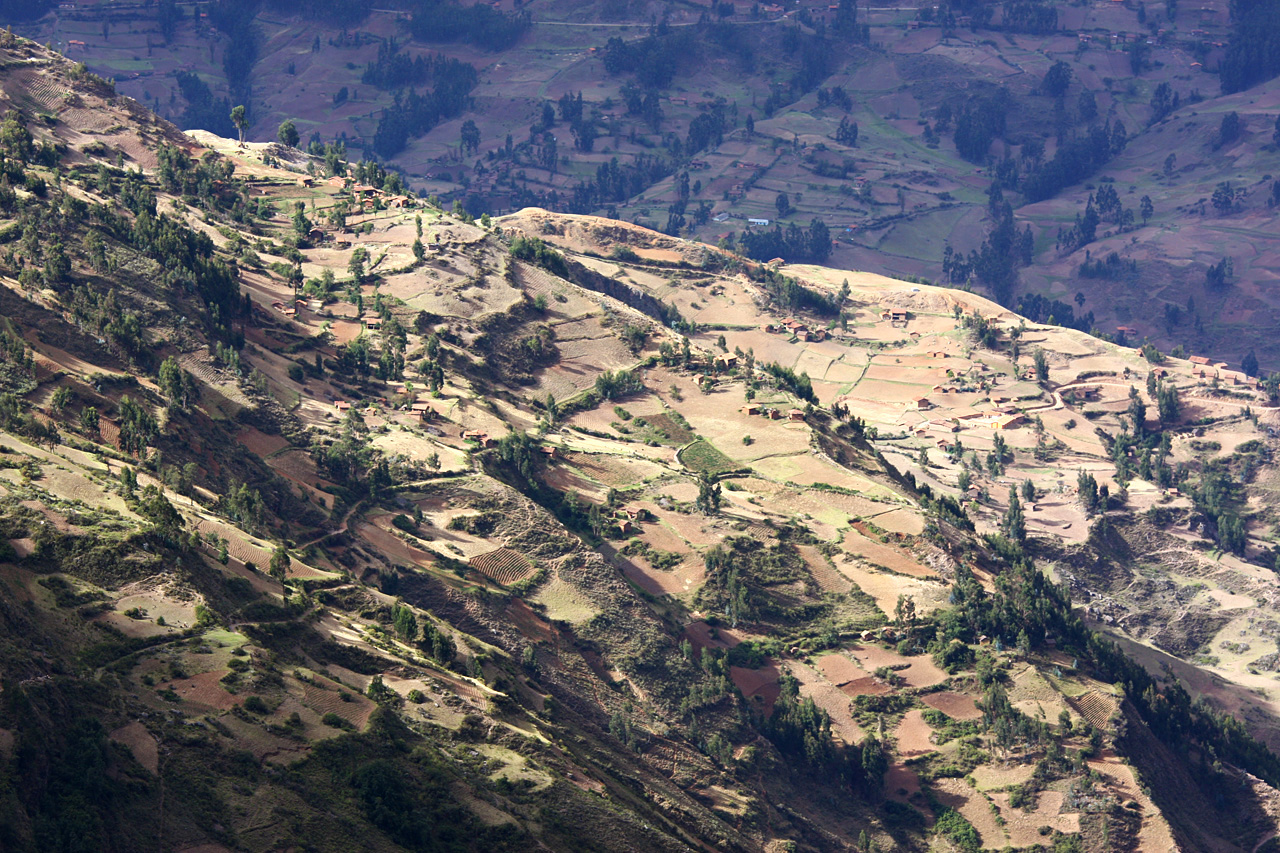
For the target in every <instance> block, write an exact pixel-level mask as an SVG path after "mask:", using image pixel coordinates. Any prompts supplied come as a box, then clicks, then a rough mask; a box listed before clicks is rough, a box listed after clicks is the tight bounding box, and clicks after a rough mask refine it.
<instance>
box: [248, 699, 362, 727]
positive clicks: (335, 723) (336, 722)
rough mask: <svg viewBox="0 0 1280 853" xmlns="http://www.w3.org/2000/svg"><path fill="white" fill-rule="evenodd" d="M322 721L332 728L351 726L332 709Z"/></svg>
mask: <svg viewBox="0 0 1280 853" xmlns="http://www.w3.org/2000/svg"><path fill="white" fill-rule="evenodd" d="M250 698H253V697H250ZM320 722H322V723H324V724H325V725H326V726H328V727H329V728H332V729H349V728H351V724H350V723H348V722H347V721H346V720H344V719H343V718H342V717H339V716H338V715H337V714H335V713H333V712H332V711H330V712H329V713H327V714H325V715H324V716H323V717H321V718H320Z"/></svg>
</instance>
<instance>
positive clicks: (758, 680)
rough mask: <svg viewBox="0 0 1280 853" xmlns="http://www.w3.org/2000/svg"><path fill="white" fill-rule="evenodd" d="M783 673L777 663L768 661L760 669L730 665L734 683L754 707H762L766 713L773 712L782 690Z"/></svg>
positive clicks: (730, 673) (730, 674)
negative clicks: (781, 679) (780, 684)
mask: <svg viewBox="0 0 1280 853" xmlns="http://www.w3.org/2000/svg"><path fill="white" fill-rule="evenodd" d="M780 675H781V673H780V672H779V671H778V667H777V665H775V664H773V663H766V664H765V665H764V666H762V667H760V668H759V669H744V668H743V667H740V666H731V667H729V676H730V677H731V678H732V679H733V683H734V684H735V685H736V686H737V688H738V689H739V690H741V691H742V695H743V697H744V698H746V700H747V701H748V702H750V703H751V705H752V707H755V708H760V709H762V710H763V711H764V713H766V714H768V713H772V712H773V703H774V702H775V701H777V699H778V696H779V694H780V693H781V692H782V690H781V688H780V687H779V686H778V678H779V676H780Z"/></svg>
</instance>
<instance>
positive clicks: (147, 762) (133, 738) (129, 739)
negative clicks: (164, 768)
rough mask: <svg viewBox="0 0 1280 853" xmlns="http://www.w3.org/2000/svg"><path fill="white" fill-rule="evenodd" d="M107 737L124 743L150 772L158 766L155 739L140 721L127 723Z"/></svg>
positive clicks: (158, 750)
mask: <svg viewBox="0 0 1280 853" xmlns="http://www.w3.org/2000/svg"><path fill="white" fill-rule="evenodd" d="M109 737H110V738H111V739H112V740H113V741H115V742H116V743H120V744H124V745H125V746H126V747H128V749H129V751H130V752H132V753H133V757H134V758H135V759H137V762H138V763H139V764H141V765H142V766H143V767H145V768H147V770H149V771H150V772H151V773H152V774H154V773H155V772H156V770H157V769H158V768H159V766H160V748H159V746H158V745H157V744H156V739H155V738H154V737H152V736H151V732H149V731H147V727H146V726H144V725H143V724H142V723H137V722H134V723H129V724H128V725H127V726H121V727H120V728H118V729H116V730H115V731H113V732H112V733H111V734H110V735H109Z"/></svg>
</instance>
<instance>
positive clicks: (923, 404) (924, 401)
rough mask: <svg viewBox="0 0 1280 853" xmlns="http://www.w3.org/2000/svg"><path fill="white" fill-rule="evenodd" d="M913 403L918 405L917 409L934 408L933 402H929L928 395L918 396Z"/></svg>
mask: <svg viewBox="0 0 1280 853" xmlns="http://www.w3.org/2000/svg"><path fill="white" fill-rule="evenodd" d="M911 403H912V404H913V405H914V406H915V407H916V409H917V411H923V410H925V409H932V408H933V403H930V402H929V398H928V397H916V398H915V399H914V400H912V401H911Z"/></svg>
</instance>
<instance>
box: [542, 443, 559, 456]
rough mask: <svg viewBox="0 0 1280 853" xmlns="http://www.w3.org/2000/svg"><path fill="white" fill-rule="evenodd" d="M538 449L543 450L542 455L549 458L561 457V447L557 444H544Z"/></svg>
mask: <svg viewBox="0 0 1280 853" xmlns="http://www.w3.org/2000/svg"><path fill="white" fill-rule="evenodd" d="M538 450H539V451H541V452H542V455H543V456H545V457H547V458H548V459H559V458H560V448H558V447H556V446H555V445H552V444H544V445H542V446H541V447H539V448H538Z"/></svg>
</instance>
